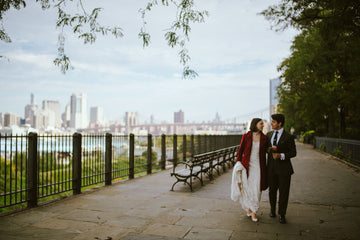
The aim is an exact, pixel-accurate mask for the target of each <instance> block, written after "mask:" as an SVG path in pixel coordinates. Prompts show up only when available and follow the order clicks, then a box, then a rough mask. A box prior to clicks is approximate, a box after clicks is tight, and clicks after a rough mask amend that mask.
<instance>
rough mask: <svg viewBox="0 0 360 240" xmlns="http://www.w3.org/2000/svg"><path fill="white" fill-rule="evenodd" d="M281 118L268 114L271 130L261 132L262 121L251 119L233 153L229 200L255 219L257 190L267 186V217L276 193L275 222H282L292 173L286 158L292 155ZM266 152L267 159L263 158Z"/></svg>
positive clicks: (272, 214)
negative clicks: (268, 201) (234, 160)
mask: <svg viewBox="0 0 360 240" xmlns="http://www.w3.org/2000/svg"><path fill="white" fill-rule="evenodd" d="M284 123H285V117H284V115H282V114H273V115H271V127H272V129H273V131H271V132H269V133H268V134H267V135H264V134H263V132H262V130H263V128H264V122H263V120H262V119H260V118H254V119H253V120H252V121H251V124H250V131H249V132H247V133H246V134H244V135H243V137H242V140H241V143H240V147H239V150H238V153H237V161H236V164H235V166H234V170H233V174H232V184H231V199H232V200H234V201H239V202H240V205H241V207H242V208H243V209H244V210H245V211H247V216H249V217H251V219H252V221H254V222H257V221H258V218H257V217H256V213H257V211H258V209H259V206H260V198H261V191H264V190H266V189H267V188H268V187H269V200H270V213H269V214H270V217H272V218H275V217H276V203H277V195H278V192H279V204H278V214H279V222H280V223H286V218H285V215H286V209H287V205H288V199H289V191H290V181H291V175H292V174H293V173H294V171H293V167H292V165H291V161H290V159H291V158H293V157H295V156H296V148H295V141H294V137H293V136H292V135H291V134H289V133H287V132H286V131H284V128H283V126H284ZM266 155H267V159H266Z"/></svg>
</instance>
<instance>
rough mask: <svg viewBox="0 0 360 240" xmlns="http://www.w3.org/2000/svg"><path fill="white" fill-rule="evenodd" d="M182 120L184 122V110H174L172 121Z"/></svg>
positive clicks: (179, 121)
mask: <svg viewBox="0 0 360 240" xmlns="http://www.w3.org/2000/svg"><path fill="white" fill-rule="evenodd" d="M184 122H185V118H184V112H183V111H181V110H180V111H178V112H174V123H184Z"/></svg>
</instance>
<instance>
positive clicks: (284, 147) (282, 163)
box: [267, 130, 296, 175]
mask: <svg viewBox="0 0 360 240" xmlns="http://www.w3.org/2000/svg"><path fill="white" fill-rule="evenodd" d="M273 133H274V131H272V132H269V133H268V135H267V144H268V146H272V143H271V138H272V135H273ZM277 148H278V150H277V152H278V153H284V154H285V159H284V160H281V159H273V156H272V154H270V153H269V154H268V162H267V169H268V174H278V175H292V174H293V173H294V169H293V167H292V164H291V160H290V159H291V158H293V157H295V156H296V147H295V140H294V137H293V136H292V135H291V134H289V133H287V132H286V131H285V130H284V131H283V133H282V134H281V137H280V139H279V141H278V145H277Z"/></svg>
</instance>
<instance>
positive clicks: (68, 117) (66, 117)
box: [61, 103, 71, 128]
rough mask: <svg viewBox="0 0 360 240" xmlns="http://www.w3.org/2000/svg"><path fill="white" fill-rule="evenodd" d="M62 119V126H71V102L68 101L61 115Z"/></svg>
mask: <svg viewBox="0 0 360 240" xmlns="http://www.w3.org/2000/svg"><path fill="white" fill-rule="evenodd" d="M61 119H62V122H63V123H62V126H63V127H64V128H68V127H70V120H71V106H70V103H67V104H66V106H65V112H64V113H63V114H62V115H61Z"/></svg>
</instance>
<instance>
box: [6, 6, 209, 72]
mask: <svg viewBox="0 0 360 240" xmlns="http://www.w3.org/2000/svg"><path fill="white" fill-rule="evenodd" d="M36 2H38V3H39V4H40V5H41V7H42V9H43V10H46V9H49V8H55V9H56V10H57V13H58V19H57V21H56V27H57V28H58V29H59V30H60V33H59V40H58V45H59V47H58V56H57V58H56V59H55V60H54V64H55V65H56V66H58V67H60V70H61V72H62V73H66V72H67V71H68V70H69V69H71V68H72V67H71V64H70V58H69V57H68V56H67V55H66V53H65V42H66V39H65V34H64V32H65V31H66V29H69V30H70V31H71V32H72V33H73V34H74V35H75V36H77V38H79V39H81V40H82V41H83V43H84V44H93V43H95V42H96V39H97V38H98V36H99V35H102V36H105V35H112V36H114V37H115V38H121V37H123V30H122V28H120V27H118V26H114V27H110V26H103V25H101V23H100V22H99V21H98V18H99V16H100V15H101V11H102V8H100V7H97V8H94V9H92V10H91V11H87V10H86V9H85V7H84V5H83V1H82V0H36ZM158 5H162V6H170V5H172V6H174V7H175V8H176V10H177V11H176V14H175V20H174V21H173V22H172V24H171V25H170V27H169V28H168V29H167V30H166V33H165V35H164V37H165V39H166V41H167V44H168V45H169V46H170V47H171V48H179V52H178V55H179V58H180V64H182V65H183V78H194V77H196V76H197V73H196V72H195V71H194V70H192V69H190V67H189V62H190V59H191V58H190V55H189V53H188V49H187V48H186V44H187V42H188V41H189V40H190V38H189V35H190V33H191V24H194V23H203V22H204V21H205V18H206V17H207V16H208V15H209V13H208V12H207V11H200V10H196V8H195V1H194V0H161V1H160V0H151V1H149V2H148V3H147V4H146V6H145V8H144V9H140V10H139V12H140V13H141V16H142V19H143V26H142V27H141V29H140V32H139V34H138V37H139V38H140V39H141V40H142V43H143V47H147V46H149V44H150V40H151V38H150V34H149V33H148V32H147V30H146V25H147V22H146V21H145V18H146V14H147V13H148V12H150V11H151V10H152V9H153V8H154V7H156V6H158ZM25 6H26V1H25V0H2V1H1V4H0V40H1V41H4V42H8V43H10V42H11V38H10V36H9V35H8V34H7V33H6V31H5V29H4V27H3V24H2V21H3V18H2V17H3V13H5V12H6V11H8V10H9V9H10V8H11V7H13V8H15V9H21V8H24V7H25ZM69 9H72V10H74V9H77V11H75V12H72V11H70V12H69Z"/></svg>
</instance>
